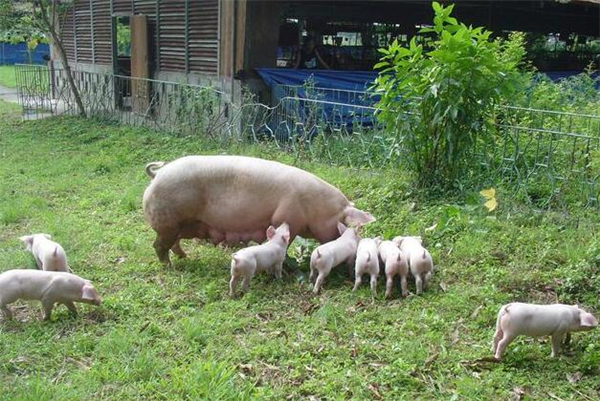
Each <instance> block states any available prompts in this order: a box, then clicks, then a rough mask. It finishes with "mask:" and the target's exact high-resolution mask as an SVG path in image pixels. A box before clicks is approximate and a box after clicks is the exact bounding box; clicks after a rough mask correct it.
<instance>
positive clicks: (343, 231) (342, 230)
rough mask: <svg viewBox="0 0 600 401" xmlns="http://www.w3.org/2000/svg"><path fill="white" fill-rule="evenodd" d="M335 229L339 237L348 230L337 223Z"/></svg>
mask: <svg viewBox="0 0 600 401" xmlns="http://www.w3.org/2000/svg"><path fill="white" fill-rule="evenodd" d="M337 229H338V232H339V233H340V235H342V234H343V233H345V232H346V230H347V229H348V227H346V226H345V225H344V224H343V223H340V222H339V221H338V224H337Z"/></svg>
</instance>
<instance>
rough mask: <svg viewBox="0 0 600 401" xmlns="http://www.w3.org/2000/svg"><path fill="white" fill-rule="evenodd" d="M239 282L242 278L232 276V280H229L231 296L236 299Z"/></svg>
mask: <svg viewBox="0 0 600 401" xmlns="http://www.w3.org/2000/svg"><path fill="white" fill-rule="evenodd" d="M239 280H240V276H234V275H231V280H229V296H230V297H231V298H235V288H236V287H237V284H238V281H239Z"/></svg>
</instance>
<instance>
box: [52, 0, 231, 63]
mask: <svg viewBox="0 0 600 401" xmlns="http://www.w3.org/2000/svg"><path fill="white" fill-rule="evenodd" d="M221 1H222V2H224V3H233V1H232V0H221ZM219 3H220V0H75V2H74V6H73V8H72V10H70V11H69V12H67V13H66V14H65V18H64V20H63V24H62V30H63V42H64V45H65V51H66V53H67V57H68V58H69V60H71V61H74V62H79V63H90V64H99V65H105V66H111V65H112V63H113V60H112V29H113V27H112V23H113V20H112V18H111V15H112V16H119V15H121V16H125V15H136V14H143V15H146V16H147V17H148V27H149V35H150V47H151V48H150V58H151V59H152V60H153V61H154V68H155V69H158V70H161V71H177V72H184V73H187V72H190V73H200V74H205V75H217V73H218V66H219Z"/></svg>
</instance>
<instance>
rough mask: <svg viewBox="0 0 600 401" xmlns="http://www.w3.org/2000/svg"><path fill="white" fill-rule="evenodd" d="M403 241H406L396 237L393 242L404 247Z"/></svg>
mask: <svg viewBox="0 0 600 401" xmlns="http://www.w3.org/2000/svg"><path fill="white" fill-rule="evenodd" d="M402 241H404V237H395V238H394V239H393V240H392V242H393V243H394V244H396V245H397V246H400V245H402Z"/></svg>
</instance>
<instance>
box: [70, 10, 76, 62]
mask: <svg viewBox="0 0 600 401" xmlns="http://www.w3.org/2000/svg"><path fill="white" fill-rule="evenodd" d="M71 10H72V11H73V13H72V14H73V44H74V46H75V49H74V51H73V53H74V55H75V63H77V62H78V57H77V18H76V16H75V6H73V8H72V9H71Z"/></svg>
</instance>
